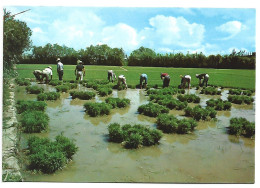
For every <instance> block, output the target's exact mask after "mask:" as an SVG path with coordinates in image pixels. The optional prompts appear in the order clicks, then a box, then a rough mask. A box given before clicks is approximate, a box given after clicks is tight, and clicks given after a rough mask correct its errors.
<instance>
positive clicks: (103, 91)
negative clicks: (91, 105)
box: [97, 86, 113, 97]
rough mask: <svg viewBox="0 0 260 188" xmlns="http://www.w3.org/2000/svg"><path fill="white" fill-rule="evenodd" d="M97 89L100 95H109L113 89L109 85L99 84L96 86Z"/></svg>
mask: <svg viewBox="0 0 260 188" xmlns="http://www.w3.org/2000/svg"><path fill="white" fill-rule="evenodd" d="M97 91H98V94H99V95H100V96H101V97H104V96H107V95H110V94H111V93H112V92H113V90H112V89H111V88H110V87H109V86H99V87H97Z"/></svg>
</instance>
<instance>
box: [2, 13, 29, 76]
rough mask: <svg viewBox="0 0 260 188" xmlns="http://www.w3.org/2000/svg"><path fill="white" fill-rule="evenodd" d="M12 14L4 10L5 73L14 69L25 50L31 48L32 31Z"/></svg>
mask: <svg viewBox="0 0 260 188" xmlns="http://www.w3.org/2000/svg"><path fill="white" fill-rule="evenodd" d="M14 18H15V17H14V16H12V13H11V12H8V11H6V9H4V16H3V68H4V72H7V71H8V70H11V69H13V65H14V64H15V63H18V62H19V60H20V58H21V57H22V54H23V52H24V51H25V50H29V49H30V46H31V40H30V36H31V35H32V31H31V29H30V28H29V27H28V26H27V24H26V23H25V22H22V21H19V20H16V19H14Z"/></svg>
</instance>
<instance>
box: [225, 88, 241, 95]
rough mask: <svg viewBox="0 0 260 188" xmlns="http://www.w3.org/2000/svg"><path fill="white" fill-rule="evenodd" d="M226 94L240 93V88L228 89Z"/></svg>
mask: <svg viewBox="0 0 260 188" xmlns="http://www.w3.org/2000/svg"><path fill="white" fill-rule="evenodd" d="M228 94H230V95H241V94H242V90H241V89H229V90H228Z"/></svg>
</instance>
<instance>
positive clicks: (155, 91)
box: [147, 87, 185, 95]
mask: <svg viewBox="0 0 260 188" xmlns="http://www.w3.org/2000/svg"><path fill="white" fill-rule="evenodd" d="M177 93H182V94H184V93H185V90H184V89H178V88H174V87H165V88H162V89H154V88H151V89H148V90H147V94H148V95H151V94H155V95H175V94H177Z"/></svg>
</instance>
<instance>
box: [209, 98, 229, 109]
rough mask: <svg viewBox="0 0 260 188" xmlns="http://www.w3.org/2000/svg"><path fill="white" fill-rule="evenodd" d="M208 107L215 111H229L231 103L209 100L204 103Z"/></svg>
mask: <svg viewBox="0 0 260 188" xmlns="http://www.w3.org/2000/svg"><path fill="white" fill-rule="evenodd" d="M206 104H207V106H208V107H213V108H214V109H215V110H218V111H221V110H230V109H231V106H232V105H231V102H229V101H223V100H222V99H215V100H214V99H210V100H208V101H206Z"/></svg>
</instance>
